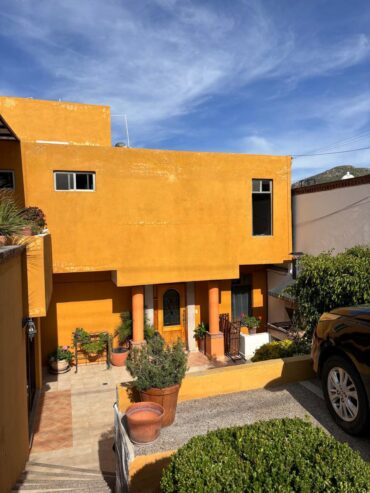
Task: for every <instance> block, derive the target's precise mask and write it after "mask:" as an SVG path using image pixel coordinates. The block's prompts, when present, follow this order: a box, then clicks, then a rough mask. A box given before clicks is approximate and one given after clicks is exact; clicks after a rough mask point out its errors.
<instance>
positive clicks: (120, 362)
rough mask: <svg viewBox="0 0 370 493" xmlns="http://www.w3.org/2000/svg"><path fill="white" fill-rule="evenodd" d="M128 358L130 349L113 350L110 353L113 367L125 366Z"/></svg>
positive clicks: (118, 348)
mask: <svg viewBox="0 0 370 493" xmlns="http://www.w3.org/2000/svg"><path fill="white" fill-rule="evenodd" d="M127 356H128V349H127V348H123V347H117V348H113V349H112V351H111V353H110V361H111V363H112V365H113V366H124V365H125V363H126V360H127Z"/></svg>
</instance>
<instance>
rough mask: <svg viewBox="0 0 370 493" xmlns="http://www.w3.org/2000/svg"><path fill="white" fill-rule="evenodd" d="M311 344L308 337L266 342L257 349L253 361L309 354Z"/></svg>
mask: <svg viewBox="0 0 370 493" xmlns="http://www.w3.org/2000/svg"><path fill="white" fill-rule="evenodd" d="M310 350H311V346H310V344H309V342H308V341H307V340H306V339H296V340H290V339H285V340H284V341H273V342H268V343H267V344H264V345H263V346H261V347H260V348H258V349H257V350H256V352H255V353H254V356H253V358H252V361H253V362H254V363H255V362H256V361H265V360H267V359H277V358H288V357H289V356H299V355H301V354H308V353H309V352H310Z"/></svg>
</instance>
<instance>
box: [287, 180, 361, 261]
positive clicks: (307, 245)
mask: <svg viewBox="0 0 370 493" xmlns="http://www.w3.org/2000/svg"><path fill="white" fill-rule="evenodd" d="M292 210H293V242H294V243H293V244H294V251H296V252H298V251H299V252H304V253H310V254H313V255H317V254H318V253H321V252H323V251H327V250H331V249H335V253H338V252H341V251H343V250H345V249H346V248H349V247H352V246H355V245H365V244H367V243H370V226H369V218H370V184H364V185H355V186H350V187H344V188H336V189H333V190H325V191H322V192H313V193H305V194H297V195H293V196H292Z"/></svg>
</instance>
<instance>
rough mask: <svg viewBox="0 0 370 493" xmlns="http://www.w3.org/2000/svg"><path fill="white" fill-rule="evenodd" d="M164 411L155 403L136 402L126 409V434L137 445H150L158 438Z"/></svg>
mask: <svg viewBox="0 0 370 493" xmlns="http://www.w3.org/2000/svg"><path fill="white" fill-rule="evenodd" d="M163 414H164V410H163V407H162V406H161V405H159V404H156V403H155V402H137V403H136V404H132V405H131V406H130V407H128V408H127V409H126V419H127V428H128V434H129V436H130V439H131V441H132V442H134V443H137V444H139V445H140V444H144V443H151V442H154V440H156V439H157V438H158V437H159V434H160V432H161V427H162V419H163Z"/></svg>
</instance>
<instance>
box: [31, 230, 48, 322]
mask: <svg viewBox="0 0 370 493" xmlns="http://www.w3.org/2000/svg"><path fill="white" fill-rule="evenodd" d="M26 256H27V262H26V274H27V275H26V278H27V283H26V286H25V287H26V289H27V296H26V299H27V300H28V306H27V307H26V312H27V315H28V316H29V317H45V316H46V313H47V310H48V307H49V304H50V300H51V295H52V291H53V276H52V255H51V236H50V235H49V234H43V235H38V236H32V237H30V239H29V241H28V243H27V255H26Z"/></svg>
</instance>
